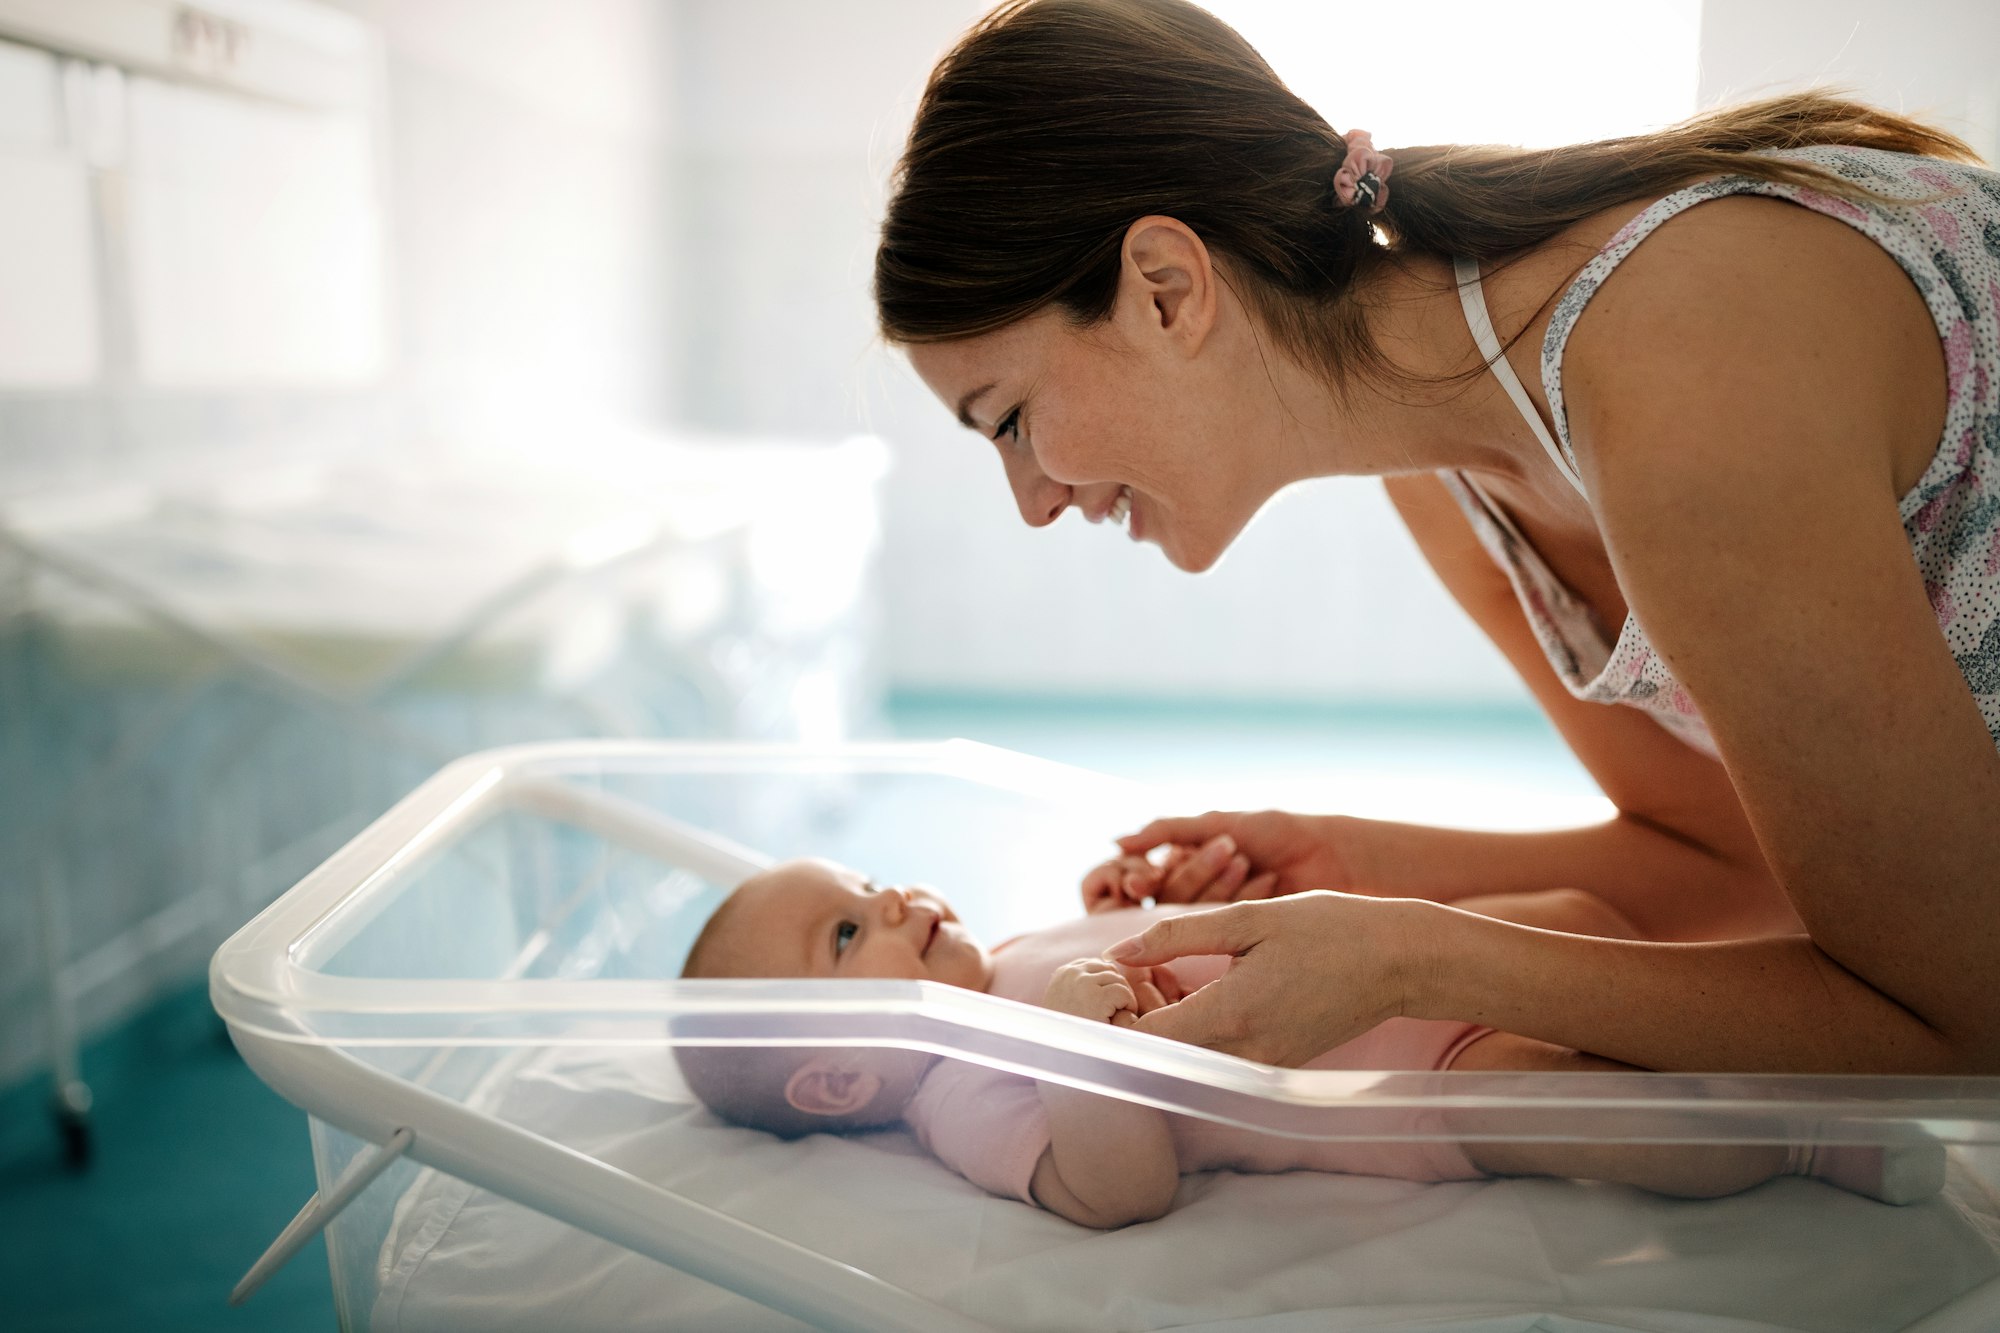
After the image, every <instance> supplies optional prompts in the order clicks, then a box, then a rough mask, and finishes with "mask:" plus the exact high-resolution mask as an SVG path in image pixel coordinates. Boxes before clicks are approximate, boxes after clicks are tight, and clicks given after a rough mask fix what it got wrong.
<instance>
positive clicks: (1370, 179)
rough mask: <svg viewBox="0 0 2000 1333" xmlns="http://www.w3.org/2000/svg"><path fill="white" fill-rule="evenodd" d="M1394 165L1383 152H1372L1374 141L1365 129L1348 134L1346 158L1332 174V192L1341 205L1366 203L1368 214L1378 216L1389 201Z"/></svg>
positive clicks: (1373, 150) (1350, 131) (1351, 131)
mask: <svg viewBox="0 0 2000 1333" xmlns="http://www.w3.org/2000/svg"><path fill="white" fill-rule="evenodd" d="M1395 165H1396V164H1395V162H1394V160H1393V159H1391V158H1390V157H1389V156H1388V154H1386V153H1378V152H1376V151H1375V141H1374V140H1373V139H1372V138H1370V137H1369V135H1368V131H1367V130H1349V131H1348V132H1347V158H1346V160H1345V161H1343V162H1342V163H1341V164H1340V170H1339V171H1336V172H1334V173H1333V193H1334V196H1335V197H1336V198H1338V199H1339V200H1340V202H1341V203H1343V204H1348V205H1353V204H1354V203H1356V202H1360V203H1363V204H1366V205H1367V206H1368V211H1369V212H1370V213H1380V212H1381V211H1382V208H1383V206H1384V205H1385V204H1387V203H1388V202H1389V169H1390V168H1391V167H1393V166H1395Z"/></svg>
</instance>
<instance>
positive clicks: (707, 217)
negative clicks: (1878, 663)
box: [675, 0, 2000, 704]
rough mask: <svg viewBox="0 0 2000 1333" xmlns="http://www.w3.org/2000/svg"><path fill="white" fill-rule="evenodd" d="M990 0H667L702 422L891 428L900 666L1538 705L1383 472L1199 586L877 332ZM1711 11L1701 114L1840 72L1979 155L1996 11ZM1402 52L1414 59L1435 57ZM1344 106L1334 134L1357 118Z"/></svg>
mask: <svg viewBox="0 0 2000 1333" xmlns="http://www.w3.org/2000/svg"><path fill="white" fill-rule="evenodd" d="M1218 7H1219V8H1224V9H1225V12H1235V11H1233V10H1228V9H1227V7H1226V5H1218ZM1557 7H1559V6H1557ZM983 8H984V6H983V5H982V4H979V3H976V2H975V0H849V2H848V3H844V4H842V5H839V6H822V5H816V4H813V3H811V2H810V0H765V2H764V3H760V4H757V5H750V6H744V5H737V4H732V3H729V0H680V3H679V4H678V5H677V8H676V15H677V17H676V33H675V35H676V40H677V44H678V51H679V61H680V70H681V76H680V79H679V82H678V85H677V88H676V92H677V95H678V97H679V102H678V109H677V112H676V117H675V118H676V121H677V124H678V127H679V131H680V133H679V155H680V156H679V164H678V169H677V170H678V175H679V178H680V180H681V182H682V188H681V189H680V190H679V191H678V192H677V207H678V209H679V210H680V213H679V216H680V219H681V232H680V234H681V237H682V242H683V250H682V253H681V256H680V265H681V270H680V271H681V277H680V290H681V294H682V297H683V300H684V303H685V308H686V309H687V311H688V312H689V318H688V319H686V320H684V321H683V322H682V324H681V334H682V337H683V339H684V342H683V343H682V345H681V354H680V356H679V357H678V358H677V364H678V366H679V374H680V387H679V391H678V394H677V397H678V399H679V401H680V402H681V404H682V407H683V410H684V411H685V413H686V414H687V416H688V418H689V419H690V420H692V421H694V422H697V423H700V424H704V425H711V426H719V427H730V428H747V429H759V430H782V431H793V430H804V431H814V432H842V431H846V430H851V429H855V428H864V429H869V430H873V431H876V432H878V433H880V434H882V435H883V436H884V437H886V438H887V439H888V440H889V441H890V443H891V446H892V448H893V449H894V452H895V458H896V470H895V472H894V474H893V476H892V477H891V479H890V482H889V489H888V494H887V511H886V516H885V522H886V532H885V548H884V550H885V559H884V564H883V579H884V582H883V596H884V599H885V604H886V615H885V625H886V635H887V642H886V645H885V646H886V660H887V663H888V670H889V675H890V679H891V682H892V684H893V685H894V686H896V687H899V688H902V689H905V690H917V691H942V692H947V693H950V692H968V691H969V692H975V693H997V694H1015V695H1019V694H1030V695H1033V694H1071V695H1075V694H1084V695H1099V696H1106V695H1118V696H1124V697H1129V696H1131V695H1133V694H1138V695H1151V696H1159V697H1164V698H1169V699H1173V698H1181V699H1185V698H1194V697H1201V698H1210V699H1213V698H1226V697H1237V698H1247V699H1259V700H1293V701H1303V702H1315V701H1329V700H1338V701H1349V700H1382V699H1401V700H1407V701H1441V700H1451V701H1460V702H1474V703H1478V702H1487V703H1502V704H1525V694H1524V692H1523V691H1522V689H1521V687H1520V686H1519V685H1518V683H1517V682H1516V681H1515V680H1514V679H1513V677H1512V674H1511V672H1510V671H1509V670H1508V668H1507V667H1506V666H1505V664H1504V663H1503V662H1502V661H1501V659H1500V658H1499V656H1498V655H1497V654H1496V653H1494V652H1493V650H1492V649H1491V648H1490V647H1489V646H1488V645H1486V644H1485V642H1484V641H1483V640H1481V639H1480V638H1479V637H1478V636H1477V635H1476V634H1475V633H1474V632H1473V631H1472V630H1471V629H1470V627H1469V626H1468V625H1467V623H1466V622H1465V621H1464V620H1463V618H1462V617H1461V616H1460V615H1459V614H1458V612H1457V611H1456V610H1455V608H1453V607H1452V606H1451V605H1450V604H1449V602H1448V601H1447V599H1446V597H1445V594H1444V593H1443V592H1442V590H1441V589H1440V588H1439V587H1438V586H1437V585H1436V583H1435V581H1434V580H1433V579H1432V578H1431V576H1430V575H1429V574H1428V572H1427V571H1425V570H1424V569H1423V568H1422V566H1421V564H1420V562H1419V560H1418V557H1417V556H1416V553H1415V552H1414V550H1413V549H1412V548H1411V546H1410V544H1409V543H1408V541H1407V540H1406V539H1405V538H1404V537H1403V535H1402V534H1401V531H1400V528H1399V526H1398V525H1397V523H1396V522H1395V520H1394V518H1393V516H1392V514H1391V513H1390V512H1389V510H1388V508H1387V506H1386V504H1385V503H1384V501H1383V500H1382V498H1381V496H1380V494H1379V490H1378V489H1377V488H1376V487H1375V486H1374V485H1373V484H1372V483H1367V482H1360V481H1332V482H1322V483H1316V484H1314V485H1313V486H1312V487H1310V488H1308V493H1307V494H1300V495H1287V496H1284V497H1281V498H1280V502H1279V503H1278V504H1277V505H1275V506H1274V507H1273V508H1272V510H1271V511H1269V512H1267V513H1266V514H1265V515H1264V516H1263V517H1262V518H1261V519H1260V520H1259V521H1258V523H1257V524H1256V526H1255V527H1254V528H1253V529H1252V530H1251V531H1250V533H1249V534H1248V535H1247V536H1246V537H1245V538H1244V539H1243V540H1242V541H1241V542H1240V543H1239V545H1238V546H1237V547H1236V549H1234V550H1233V551H1232V552H1231V553H1230V554H1229V556H1228V558H1227V559H1226V560H1225V561H1224V563H1223V564H1222V566H1221V567H1220V568H1219V569H1217V570H1216V571H1214V572H1213V573H1211V574H1209V575H1206V576H1203V577H1201V578H1196V579H1190V578H1189V577H1187V576H1186V575H1183V574H1180V573H1179V572H1178V571H1175V570H1173V569H1171V568H1170V567H1168V566H1167V565H1166V563H1165V562H1164V561H1163V560H1162V559H1161V558H1160V557H1159V554H1158V552H1157V551H1155V550H1153V549H1152V548H1150V547H1148V548H1132V547H1130V546H1129V545H1128V544H1126V543H1125V542H1124V541H1123V540H1122V538H1121V537H1120V536H1119V535H1118V534H1117V533H1116V532H1115V531H1113V530H1112V529H1110V528H1108V527H1107V528H1102V529H1093V528H1090V527H1088V526H1086V525H1084V524H1083V523H1081V522H1080V521H1078V520H1077V519H1076V518H1074V517H1073V516H1069V517H1065V518H1064V519H1063V520H1062V521H1061V522H1059V523H1057V524H1056V525H1054V526H1053V527H1052V528H1050V529H1048V530H1045V531H1030V530H1028V529H1027V528H1025V527H1024V526H1023V525H1022V523H1021V522H1020V520H1019V518H1018V516H1017V515H1016V514H1015V513H1014V510H1013V507H1012V504H1011V501H1010V499H1009V498H1008V497H1007V495H1006V494H1005V492H1004V490H1003V488H1002V486H1001V480H1000V474H999V469H998V467H997V465H996V463H995V460H994V459H993V458H992V457H991V451H990V449H989V448H987V447H986V446H983V445H982V444H981V442H980V441H979V440H977V439H976V438H975V437H973V436H971V435H969V434H966V433H965V432H963V431H961V430H959V429H958V428H957V427H956V426H955V425H953V424H952V423H951V422H950V421H949V420H948V419H947V417H946V415H945V413H943V412H942V411H941V410H940V409H939V407H938V406H937V405H936V404H935V403H934V402H932V401H931V400H930V399H929V396H928V395H927V394H926V393H925V391H924V390H923V389H922V387H921V386H920V385H918V384H917V383H916V382H915V381H914V379H913V378H912V377H911V375H910V374H909V372H908V370H907V368H906V367H905V366H904V365H903V364H902V363H901V361H900V359H899V358H897V357H895V356H893V355H891V354H888V353H887V352H886V351H885V350H884V349H883V348H881V347H880V346H879V344H875V343H873V342H872V341H871V326H870V311H869V308H868V305H867V302H866V300H865V295H864V293H865V289H866V283H867V280H868V274H869V261H870V257H871V247H872V240H873V228H874V222H875V219H876V217H878V216H879V209H880V204H881V198H882V193H883V190H882V182H883V181H884V180H885V178H886V176H887V173H888V170H889V168H890V167H891V166H892V165H893V162H894V158H895V154H896V152H897V149H898V148H899V146H900V141H901V137H902V135H903V133H904V131H905V129H906V127H907V122H908V117H909V115H910V114H911V112H912V110H913V108H914V105H915V101H916V98H917V96H918V94H919V93H920V91H921V83H922V77H923V74H924V72H925V71H926V70H927V69H928V67H929V64H930V63H931V61H932V60H933V59H934V58H935V56H936V55H937V54H938V53H939V52H941V51H942V50H943V49H945V48H946V47H947V46H948V45H949V44H950V43H951V41H952V40H953V39H954V38H955V36H956V35H957V33H958V32H959V31H961V30H962V28H963V26H964V25H965V24H966V23H967V22H969V21H970V20H971V19H972V18H973V17H974V16H975V15H976V14H977V13H979V12H980V11H981V10H982V9H983ZM1694 8H1698V9H1699V21H1700V24H1701V35H1700V43H1699V66H1700V69H1699V77H1698V87H1696V88H1691V89H1690V91H1689V94H1688V96H1687V99H1686V107H1687V108H1688V109H1693V108H1694V107H1696V106H1698V105H1708V104H1710V103H1712V102H1714V101H1716V100H1718V99H1719V98H1721V97H1722V96H1724V95H1727V94H1731V93H1750V92H1754V91H1756V90H1757V89H1758V88H1760V87H1766V86H1769V85H1772V84H1774V83H1781V82H1793V83H1796V82H1808V81H1812V80H1814V79H1816V78H1829V77H1830V78H1834V79H1840V80H1846V81H1848V82H1850V83H1852V84H1854V85H1855V86H1856V87H1857V88H1858V89H1859V90H1860V91H1861V92H1862V93H1864V94H1865V95H1868V96H1870V97H1873V98H1875V99H1877V100H1880V101H1883V102H1885V103H1887V104H1890V105H1903V106H1906V107H1908V108H1909V109H1911V110H1918V109H1924V108H1930V109H1934V110H1936V111H1938V112H1941V113H1943V114H1945V115H1947V116H1951V117H1956V118H1958V120H1959V122H1960V123H1961V127H1962V128H1964V129H1966V131H1967V132H1968V133H1970V134H1971V135H1972V137H1974V138H1975V139H1976V140H1978V139H1980V136H1981V134H1984V136H1985V137H1984V139H1983V140H1981V143H1982V146H1983V147H1985V148H1986V149H1987V150H1988V151H1989V152H1990V151H1991V150H1992V147H1993V130H1992V125H1993V121H1994V114H1993V105H1994V103H1993V97H1994V93H1995V88H1996V76H1995V75H1994V74H1993V72H1992V68H1993V67H1992V58H1991V54H1990V53H1991V52H1992V51H1994V50H1996V49H2000V43H1996V41H1995V37H1996V36H2000V34H1996V31H1995V29H1996V25H2000V10H1996V9H1995V8H1994V7H1993V6H1991V5H1990V4H1988V3H1986V0H1911V2H1910V3H1907V4H1899V5H1896V6H1894V7H1893V8H1892V7H1890V6H1887V5H1883V4H1881V3H1879V0H1833V2H1832V3H1821V2H1820V0H1709V2H1708V3H1706V4H1700V5H1698V6H1694ZM1236 9H1237V10H1242V11H1245V12H1246V13H1247V12H1250V11H1253V10H1254V9H1255V6H1254V5H1250V4H1245V3H1239V4H1237V5H1236ZM1337 54H1338V53H1329V59H1335V58H1337ZM1280 63H1281V64H1282V63H1283V62H1282V61H1281V62H1280ZM1399 68H1400V69H1401V70H1402V71H1403V77H1407V78H1415V77H1418V70H1419V66H1416V65H1412V64H1410V63H1409V62H1403V63H1402V64H1401V65H1400V66H1399ZM1577 73H1578V72H1577V71H1575V70H1573V69H1572V70H1571V72H1570V74H1569V76H1567V77H1566V76H1565V74H1564V71H1563V70H1562V69H1549V70H1545V71H1541V72H1540V73H1539V74H1538V76H1537V78H1536V79H1535V80H1534V82H1533V86H1535V87H1541V88H1546V89H1548V90H1549V95H1550V96H1554V97H1558V98H1560V97H1563V96H1566V95H1567V94H1566V93H1565V91H1564V90H1565V89H1566V88H1572V87H1574V86H1576V76H1577ZM1689 73H1690V76H1691V77H1692V74H1693V72H1692V71H1690V72H1689ZM1509 77H1510V78H1511V77H1512V76H1511V75H1509ZM1510 86H1511V87H1514V88H1519V87H1520V86H1521V85H1520V82H1519V81H1518V80H1515V81H1514V82H1513V83H1512V84H1511V85H1510ZM1497 95H1508V94H1497ZM1327 109H1328V110H1329V112H1330V113H1332V115H1333V117H1334V119H1335V121H1336V123H1337V124H1339V123H1344V122H1343V120H1342V113H1343V110H1344V109H1343V108H1341V107H1337V106H1329V107H1328V108H1327ZM1364 123H1368V122H1364ZM1981 124H1983V125H1984V126H1985V129H1984V130H1981V128H1980V126H1981ZM1372 128H1375V129H1376V130H1377V131H1378V133H1379V134H1380V135H1381V136H1382V137H1383V139H1384V141H1385V142H1390V143H1393V142H1394V141H1395V139H1396V137H1397V132H1396V127H1395V126H1394V125H1393V124H1380V125H1373V126H1372Z"/></svg>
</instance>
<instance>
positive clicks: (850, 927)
mask: <svg viewBox="0 0 2000 1333" xmlns="http://www.w3.org/2000/svg"><path fill="white" fill-rule="evenodd" d="M860 933H861V927H859V926H857V925H855V924H854V923H853V922H852V921H843V922H841V923H840V924H839V925H837V926H835V927H834V928H833V956H834V957H835V958H838V957H840V955H841V954H842V953H844V952H846V949H847V946H848V945H849V944H850V943H851V942H852V941H853V939H854V937H855V936H856V935H858V934H860Z"/></svg>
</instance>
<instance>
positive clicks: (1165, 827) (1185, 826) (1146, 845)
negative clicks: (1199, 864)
mask: <svg viewBox="0 0 2000 1333" xmlns="http://www.w3.org/2000/svg"><path fill="white" fill-rule="evenodd" d="M1231 818H1232V816H1231V815H1230V814H1229V813H1227V812H1226V811H1222V810H1210V811H1209V812H1208V813H1207V814H1204V815H1175V816H1172V817H1170V818H1166V819H1156V820H1154V821H1153V822H1152V823H1150V824H1148V825H1146V827H1144V828H1142V829H1140V830H1139V831H1138V832H1137V833H1128V834H1126V835H1125V836H1124V837H1122V838H1117V839H1114V841H1116V842H1117V844H1118V846H1119V847H1120V848H1121V849H1123V850H1124V851H1125V852H1126V853H1127V854H1129V855H1133V856H1143V855H1144V854H1145V853H1147V852H1150V851H1152V850H1153V849H1154V848H1155V847H1158V846H1160V845H1161V844H1162V843H1169V842H1178V843H1203V842H1207V841H1208V840H1209V839H1210V838H1213V837H1214V836H1215V835H1216V834H1218V833H1221V832H1223V831H1224V830H1225V829H1226V828H1227V827H1228V825H1229V821H1230V819H1231Z"/></svg>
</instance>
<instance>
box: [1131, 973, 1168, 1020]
mask: <svg viewBox="0 0 2000 1333" xmlns="http://www.w3.org/2000/svg"><path fill="white" fill-rule="evenodd" d="M1132 995H1133V998H1134V999H1136V1000H1138V1002H1139V1012H1140V1013H1142V1014H1150V1013H1152V1012H1153V1011H1154V1010H1155V1009H1164V1008H1166V1007H1167V997H1166V996H1164V995H1162V994H1161V993H1160V988H1159V987H1158V986H1155V985H1154V984H1153V983H1152V981H1150V980H1146V981H1137V982H1134V983H1133V984H1132Z"/></svg>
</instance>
